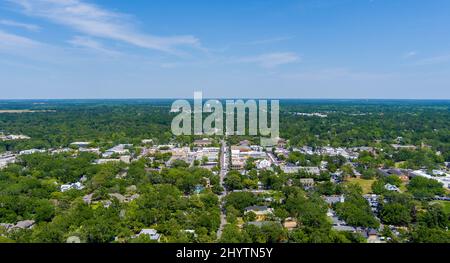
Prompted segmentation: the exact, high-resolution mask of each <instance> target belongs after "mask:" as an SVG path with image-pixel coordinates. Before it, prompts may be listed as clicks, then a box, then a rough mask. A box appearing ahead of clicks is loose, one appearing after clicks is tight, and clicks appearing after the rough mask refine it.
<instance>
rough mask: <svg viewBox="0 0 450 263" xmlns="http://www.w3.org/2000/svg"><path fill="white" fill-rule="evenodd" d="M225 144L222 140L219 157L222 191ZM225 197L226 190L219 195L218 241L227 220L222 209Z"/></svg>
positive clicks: (224, 172) (225, 164)
mask: <svg viewBox="0 0 450 263" xmlns="http://www.w3.org/2000/svg"><path fill="white" fill-rule="evenodd" d="M225 151H226V142H225V140H222V146H221V150H220V153H221V156H220V173H219V176H220V186H222V187H223V189H225V185H224V179H225V176H226V175H227V173H228V162H227V160H226V158H227V157H226V154H225ZM226 195H227V190H226V189H225V190H224V191H223V192H222V194H220V195H219V203H220V226H219V229H218V230H217V240H219V239H220V238H221V237H222V232H223V228H224V227H225V225H226V224H227V218H226V215H225V207H223V205H224V203H223V202H224V197H225V196H226Z"/></svg>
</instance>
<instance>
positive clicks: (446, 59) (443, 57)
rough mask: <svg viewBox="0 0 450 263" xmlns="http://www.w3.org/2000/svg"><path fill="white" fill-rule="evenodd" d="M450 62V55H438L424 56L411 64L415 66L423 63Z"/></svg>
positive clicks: (423, 64)
mask: <svg viewBox="0 0 450 263" xmlns="http://www.w3.org/2000/svg"><path fill="white" fill-rule="evenodd" d="M448 62H450V55H448V54H446V55H440V56H435V57H430V58H425V59H421V60H418V61H416V62H415V63H414V64H413V65H416V66H425V65H434V64H442V63H448Z"/></svg>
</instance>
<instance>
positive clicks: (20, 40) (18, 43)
mask: <svg viewBox="0 0 450 263" xmlns="http://www.w3.org/2000/svg"><path fill="white" fill-rule="evenodd" d="M41 45H42V44H41V43H40V42H38V41H35V40H32V39H30V38H27V37H23V36H19V35H15V34H11V33H8V32H5V31H2V30H0V49H5V48H6V49H16V50H18V49H21V48H33V47H38V46H41Z"/></svg>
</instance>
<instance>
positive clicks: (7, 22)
mask: <svg viewBox="0 0 450 263" xmlns="http://www.w3.org/2000/svg"><path fill="white" fill-rule="evenodd" d="M0 24H2V25H5V26H13V27H19V28H24V29H26V30H29V31H34V32H37V31H39V30H41V27H39V26H37V25H32V24H26V23H20V22H16V21H12V20H7V19H2V20H0Z"/></svg>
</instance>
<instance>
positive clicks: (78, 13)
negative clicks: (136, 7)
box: [8, 0, 200, 54]
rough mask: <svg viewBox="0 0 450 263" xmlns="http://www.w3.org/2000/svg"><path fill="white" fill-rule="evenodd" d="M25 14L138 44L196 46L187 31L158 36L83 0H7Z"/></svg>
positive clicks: (173, 50)
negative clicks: (179, 34) (177, 34)
mask: <svg viewBox="0 0 450 263" xmlns="http://www.w3.org/2000/svg"><path fill="white" fill-rule="evenodd" d="M8 1H10V2H13V3H15V4H17V5H19V6H20V7H22V10H23V12H24V13H25V14H27V15H29V16H35V17H42V18H45V19H48V20H50V21H52V22H54V23H57V24H61V25H64V26H68V27H70V28H72V29H73V30H75V31H78V32H80V33H83V34H86V35H89V36H92V37H97V38H104V39H110V40H115V41H120V42H125V43H128V44H130V45H134V46H137V47H141V48H147V49H154V50H159V51H164V52H168V53H174V54H180V53H182V52H180V51H179V50H177V48H178V47H181V46H184V47H191V48H200V42H199V40H198V39H197V38H195V37H194V36H191V35H185V36H184V35H183V36H168V37H160V36H153V35H148V34H145V33H142V32H139V31H138V30H136V29H135V28H134V27H133V26H132V25H130V24H129V23H127V19H126V15H124V14H121V13H116V12H111V11H109V10H106V9H103V8H101V7H99V6H96V5H93V4H89V3H85V2H83V1H81V0H33V1H31V0H8Z"/></svg>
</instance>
